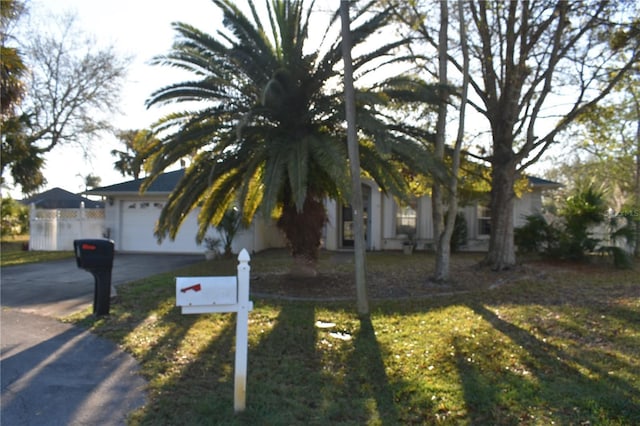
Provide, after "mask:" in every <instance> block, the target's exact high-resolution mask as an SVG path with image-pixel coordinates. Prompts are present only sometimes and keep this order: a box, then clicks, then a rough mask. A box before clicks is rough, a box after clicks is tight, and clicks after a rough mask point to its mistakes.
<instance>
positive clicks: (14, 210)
mask: <svg viewBox="0 0 640 426" xmlns="http://www.w3.org/2000/svg"><path fill="white" fill-rule="evenodd" d="M0 203H1V204H0V208H1V211H2V216H1V219H2V223H1V224H0V232H1V235H2V237H7V236H15V235H22V234H26V233H27V232H28V231H29V208H28V207H27V206H25V205H22V204H20V203H19V202H17V201H16V200H14V199H13V198H11V197H2V199H0Z"/></svg>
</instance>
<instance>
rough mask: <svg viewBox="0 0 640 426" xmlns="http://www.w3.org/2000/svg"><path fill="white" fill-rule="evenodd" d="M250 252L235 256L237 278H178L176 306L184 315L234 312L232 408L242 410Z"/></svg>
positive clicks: (245, 377) (249, 305)
mask: <svg viewBox="0 0 640 426" xmlns="http://www.w3.org/2000/svg"><path fill="white" fill-rule="evenodd" d="M249 260H251V259H250V257H249V253H248V252H247V250H246V249H242V251H241V252H240V254H239V255H238V276H237V277H234V276H230V277H177V278H176V306H180V307H181V308H182V313H183V314H209V313H214V312H236V314H237V319H236V359H235V378H234V395H233V408H234V410H235V411H236V412H240V411H244V409H245V405H246V404H245V401H246V396H247V354H248V344H249V341H248V332H249V311H251V310H252V309H253V302H251V301H250V300H249V272H250V270H251V268H250V266H249Z"/></svg>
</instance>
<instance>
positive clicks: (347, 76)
mask: <svg viewBox="0 0 640 426" xmlns="http://www.w3.org/2000/svg"><path fill="white" fill-rule="evenodd" d="M340 20H341V23H342V61H343V62H344V102H345V108H346V111H345V112H346V118H347V145H348V151H349V168H350V171H351V188H352V191H351V208H352V209H353V232H354V251H355V268H356V271H355V273H356V303H357V307H358V314H359V315H361V316H364V315H368V314H369V298H368V296H367V283H366V280H365V264H364V263H365V245H364V214H363V213H364V212H363V208H362V184H361V182H360V153H359V150H358V134H357V130H356V102H355V89H354V88H353V63H352V62H351V44H352V42H351V29H350V26H351V19H350V18H349V1H348V0H340Z"/></svg>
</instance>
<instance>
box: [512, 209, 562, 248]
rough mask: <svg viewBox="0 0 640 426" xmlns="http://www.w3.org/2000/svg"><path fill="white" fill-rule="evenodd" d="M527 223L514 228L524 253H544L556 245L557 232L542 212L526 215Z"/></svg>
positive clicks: (516, 240) (515, 237)
mask: <svg viewBox="0 0 640 426" xmlns="http://www.w3.org/2000/svg"><path fill="white" fill-rule="evenodd" d="M525 220H526V223H525V224H524V225H523V226H521V227H520V228H516V229H515V230H514V239H515V243H516V246H517V247H518V251H520V252H522V253H544V252H545V251H547V250H548V249H550V248H551V247H553V246H555V244H556V242H557V241H556V240H557V232H556V230H555V229H554V228H553V226H552V225H550V224H548V223H547V220H546V219H545V218H544V216H543V215H542V214H541V213H534V214H530V215H528V216H526V217H525Z"/></svg>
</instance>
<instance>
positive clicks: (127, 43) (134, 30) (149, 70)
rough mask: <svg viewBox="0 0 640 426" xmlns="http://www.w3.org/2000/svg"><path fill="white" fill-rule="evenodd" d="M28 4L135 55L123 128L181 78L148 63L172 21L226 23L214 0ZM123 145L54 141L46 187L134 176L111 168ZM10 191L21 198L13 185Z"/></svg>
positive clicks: (212, 26) (162, 48)
mask: <svg viewBox="0 0 640 426" xmlns="http://www.w3.org/2000/svg"><path fill="white" fill-rule="evenodd" d="M28 1H29V0H28ZM242 4H244V3H242ZM338 7H339V1H338V0H317V1H316V9H319V10H321V11H323V12H327V13H325V14H324V15H329V13H328V12H329V11H333V10H335V9H337V8H338ZM29 10H30V14H31V15H32V16H45V17H48V16H51V15H62V14H64V13H67V12H72V13H74V14H75V15H76V17H77V19H76V24H77V25H78V27H79V28H78V29H80V30H81V31H83V32H85V33H87V34H88V35H92V36H94V37H95V38H96V40H97V43H98V44H102V43H103V44H104V45H108V44H113V45H114V46H115V47H116V49H117V50H118V51H119V52H120V53H121V54H122V55H123V56H132V57H133V58H134V59H133V62H132V64H131V66H130V68H129V73H128V78H127V80H126V83H125V85H124V87H123V91H122V95H121V104H120V108H119V109H120V110H121V114H118V115H114V116H113V117H112V120H111V122H112V123H113V125H114V126H115V127H116V128H118V129H122V130H129V129H145V128H149V127H150V125H151V124H152V123H153V122H154V121H155V120H156V119H158V118H159V117H161V116H162V113H161V110H160V109H158V108H151V109H150V110H147V109H146V108H145V106H144V102H145V100H146V99H147V98H148V97H149V95H150V94H151V93H152V92H153V91H155V90H157V89H159V88H161V87H163V86H165V85H167V84H171V83H173V82H176V81H180V77H178V74H177V72H172V70H170V69H168V68H164V67H158V66H151V65H148V61H149V60H150V59H151V58H152V57H154V56H156V55H158V54H163V53H167V52H168V51H169V49H170V47H171V44H172V43H173V38H174V35H175V33H174V31H173V29H172V28H171V23H172V22H176V21H181V22H186V23H189V24H191V25H194V26H196V27H198V28H200V29H202V30H205V31H207V32H210V33H213V32H215V31H216V30H217V29H219V28H222V14H221V13H220V12H219V11H218V8H217V7H216V6H215V5H214V4H213V2H212V1H211V0H179V1H176V0H110V1H108V2H104V1H95V0H30V1H29ZM165 112H166V110H165ZM123 148H124V147H123V145H122V144H121V143H119V142H118V141H117V139H116V138H115V137H114V136H111V135H105V136H104V137H102V138H101V139H100V140H95V141H92V143H91V146H90V147H89V153H90V156H89V158H86V157H85V156H84V155H83V152H82V150H81V149H80V148H79V147H77V146H75V147H73V146H60V147H56V148H55V149H54V150H53V151H52V152H50V153H49V154H47V156H46V166H45V170H44V174H45V178H46V179H47V185H46V186H45V187H44V188H43V189H42V190H43V191H44V190H47V189H51V188H54V187H61V188H63V189H66V190H68V191H71V192H79V191H82V190H84V186H83V185H84V176H87V175H88V174H93V175H96V176H99V177H100V178H101V186H105V185H111V184H114V183H119V182H123V181H126V180H129V179H131V178H130V177H123V176H122V175H120V174H119V173H118V172H117V171H115V170H114V168H113V163H114V162H115V161H116V157H114V156H112V155H111V150H113V149H120V150H122V149H123ZM11 195H12V196H13V197H14V198H22V194H20V193H19V192H18V191H15V190H14V191H11Z"/></svg>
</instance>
